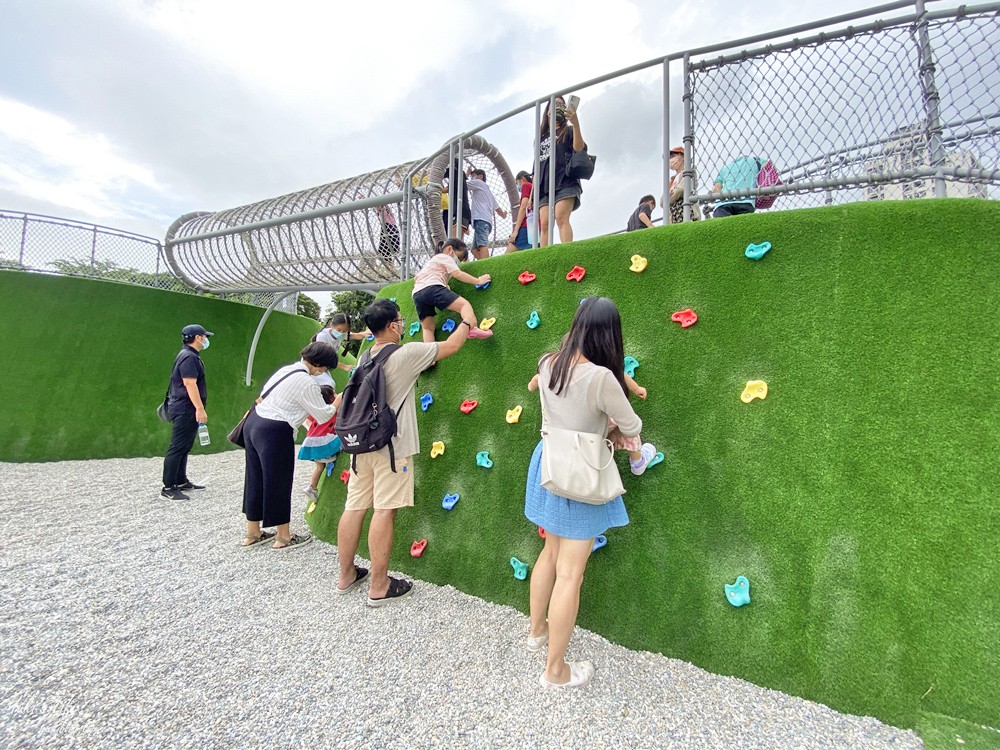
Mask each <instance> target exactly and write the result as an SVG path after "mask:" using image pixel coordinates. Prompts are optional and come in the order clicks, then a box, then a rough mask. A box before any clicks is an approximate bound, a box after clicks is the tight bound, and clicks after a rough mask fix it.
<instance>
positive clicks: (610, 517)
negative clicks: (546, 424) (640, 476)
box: [524, 440, 628, 539]
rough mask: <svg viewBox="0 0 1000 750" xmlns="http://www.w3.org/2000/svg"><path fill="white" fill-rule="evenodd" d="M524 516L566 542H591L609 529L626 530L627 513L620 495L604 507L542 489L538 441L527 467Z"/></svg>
mask: <svg viewBox="0 0 1000 750" xmlns="http://www.w3.org/2000/svg"><path fill="white" fill-rule="evenodd" d="M524 515H525V516H527V518H528V520H529V521H531V522H532V523H533V524H536V525H537V526H541V527H542V528H543V529H545V530H546V531H551V532H552V533H553V534H555V535H556V536H562V537H566V538H567V539H593V538H594V537H596V536H599V535H601V534H603V533H604V532H606V531H607V530H608V529H610V528H612V527H613V526H628V513H627V512H626V511H625V503H624V501H622V499H621V496H620V495H619V496H618V497H616V498H615V499H614V500H612V501H611V502H608V503H605V504H604V505H590V504H589V503H581V502H579V501H578V500H570V499H569V498H565V497H560V496H559V495H553V494H552V493H551V492H549V491H548V490H547V489H545V488H544V487H542V441H541V440H539V441H538V445H536V446H535V452H534V453H532V454H531V466H529V467H528V484H527V487H526V488H525V492H524Z"/></svg>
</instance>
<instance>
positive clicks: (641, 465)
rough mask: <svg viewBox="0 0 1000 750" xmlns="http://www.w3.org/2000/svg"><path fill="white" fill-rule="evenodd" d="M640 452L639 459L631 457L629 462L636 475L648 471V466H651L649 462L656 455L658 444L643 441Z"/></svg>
mask: <svg viewBox="0 0 1000 750" xmlns="http://www.w3.org/2000/svg"><path fill="white" fill-rule="evenodd" d="M639 453H640V454H641V455H640V456H639V460H638V461H633V460H632V459H629V462H628V465H629V468H630V469H632V473H633V474H635V475H636V476H639V475H640V474H642V473H643V472H644V471H646V467H647V466H649V462H650V461H652V460H653V458H654V457H655V456H656V446H655V445H653V444H652V443H643V444H642V448H641V449H640V450H639Z"/></svg>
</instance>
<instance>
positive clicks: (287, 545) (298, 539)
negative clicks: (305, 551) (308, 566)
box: [271, 534, 313, 549]
mask: <svg viewBox="0 0 1000 750" xmlns="http://www.w3.org/2000/svg"><path fill="white" fill-rule="evenodd" d="M312 540H313V538H312V537H311V536H309V535H308V534H292V535H291V537H289V538H288V539H282V538H281V537H280V536H279V537H275V539H274V544H273V545H271V549H292V548H293V547H301V546H302V545H304V544H309V542H311V541H312ZM277 544H280V545H281V546H280V547H276V546H274V545H277Z"/></svg>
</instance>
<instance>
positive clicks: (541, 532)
mask: <svg viewBox="0 0 1000 750" xmlns="http://www.w3.org/2000/svg"><path fill="white" fill-rule="evenodd" d="M538 536H540V537H541V538H542V539H544V538H545V529H543V528H542V527H541V526H539V527H538Z"/></svg>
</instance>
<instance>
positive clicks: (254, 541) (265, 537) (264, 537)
mask: <svg viewBox="0 0 1000 750" xmlns="http://www.w3.org/2000/svg"><path fill="white" fill-rule="evenodd" d="M274 537H275V533H274V532H273V531H262V532H260V536H245V537H243V542H242V544H240V546H241V547H243V548H245V549H249V548H250V547H256V546H257V545H260V544H264V543H265V542H270V541H271V540H272V539H274Z"/></svg>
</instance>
